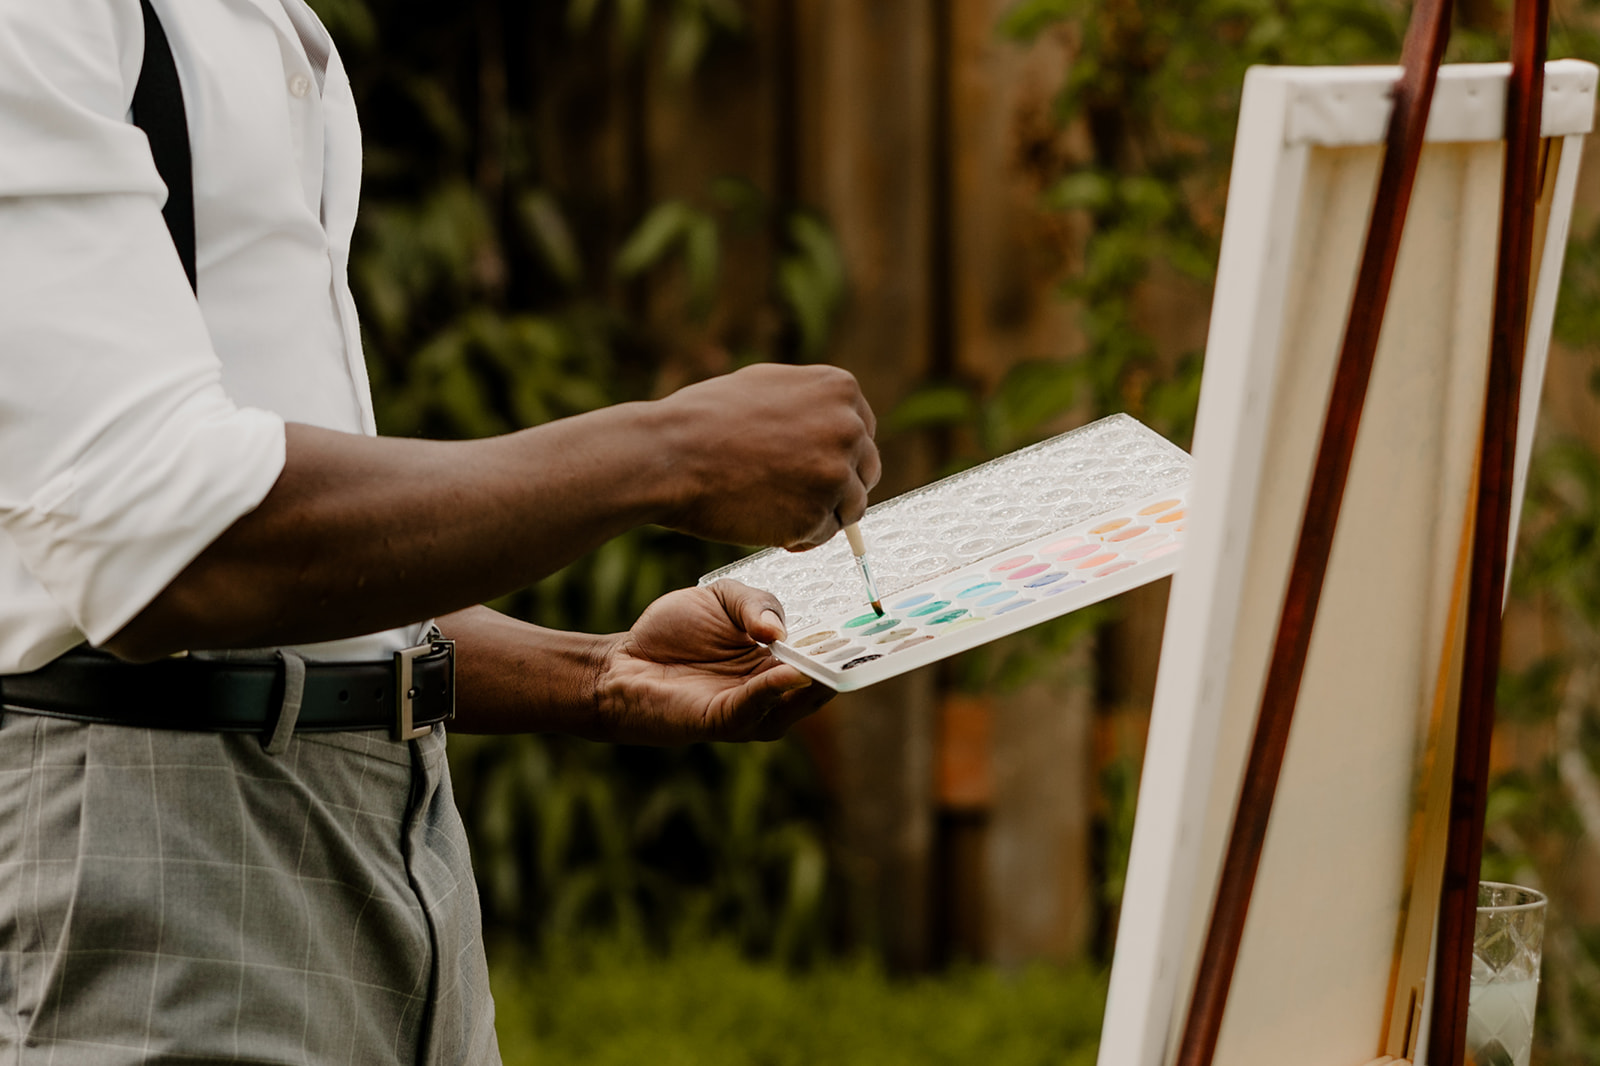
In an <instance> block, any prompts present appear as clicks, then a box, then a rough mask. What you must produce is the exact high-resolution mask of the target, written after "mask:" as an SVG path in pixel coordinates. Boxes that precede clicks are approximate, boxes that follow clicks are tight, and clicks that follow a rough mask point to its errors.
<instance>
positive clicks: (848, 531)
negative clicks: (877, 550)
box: [844, 522, 883, 618]
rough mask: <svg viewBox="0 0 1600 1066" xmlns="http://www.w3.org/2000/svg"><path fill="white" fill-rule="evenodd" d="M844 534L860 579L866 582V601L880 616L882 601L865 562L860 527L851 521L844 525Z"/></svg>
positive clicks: (881, 613) (864, 542)
mask: <svg viewBox="0 0 1600 1066" xmlns="http://www.w3.org/2000/svg"><path fill="white" fill-rule="evenodd" d="M844 535H845V538H846V539H847V540H849V541H850V554H851V555H854V556H855V557H856V565H857V566H858V567H860V568H861V580H863V581H865V582H866V583H867V602H868V603H870V604H872V609H873V610H874V611H877V612H878V617H879V618H882V617H883V602H882V601H881V600H879V599H878V586H877V585H875V584H873V582H872V567H871V566H870V565H869V564H868V563H867V542H866V541H865V540H863V539H862V537H861V527H860V526H859V525H857V524H856V523H854V522H851V523H850V524H849V525H847V526H845V527H844Z"/></svg>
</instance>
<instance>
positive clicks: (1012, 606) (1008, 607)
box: [994, 600, 1035, 615]
mask: <svg viewBox="0 0 1600 1066" xmlns="http://www.w3.org/2000/svg"><path fill="white" fill-rule="evenodd" d="M1033 602H1035V601H1034V600H1017V601H1016V602H1015V603H1008V604H1006V605H1005V606H1004V607H1000V608H997V609H996V610H995V612H994V613H995V614H996V615H1002V614H1005V613H1006V612H1007V611H1015V610H1016V609H1017V608H1018V607H1026V606H1028V604H1030V603H1033Z"/></svg>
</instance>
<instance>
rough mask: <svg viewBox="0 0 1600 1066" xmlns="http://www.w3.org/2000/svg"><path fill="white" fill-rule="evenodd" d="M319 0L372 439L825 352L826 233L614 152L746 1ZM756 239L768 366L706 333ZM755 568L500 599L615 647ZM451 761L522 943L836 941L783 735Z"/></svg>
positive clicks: (817, 827)
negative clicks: (345, 79) (631, 629)
mask: <svg viewBox="0 0 1600 1066" xmlns="http://www.w3.org/2000/svg"><path fill="white" fill-rule="evenodd" d="M312 6H313V7H314V8H315V9H316V10H317V11H318V13H319V14H320V15H321V16H322V18H323V19H324V21H325V22H326V23H327V25H328V27H329V29H330V31H331V32H332V33H333V34H334V36H335V37H336V39H337V40H338V42H339V45H340V49H341V54H342V55H343V57H344V60H345V64H346V66H347V68H348V69H349V71H350V74H351V80H352V85H353V88H354V90H355V93H356V96H357V98H358V103H359V105H360V108H361V115H362V123H363V131H364V142H365V145H364V147H365V172H366V173H365V182H364V194H363V203H362V211H361V215H360V219H359V223H358V227H357V231H356V235H355V241H354V247H353V249H352V255H351V282H352V285H353V287H354V289H355V292H356V296H357V300H358V303H359V305H360V307H361V308H362V311H363V330H364V334H363V341H364V346H365V349H366V355H367V362H368V367H369V372H370V375H371V381H372V388H373V396H374V403H375V407H376V410H377V415H378V425H379V428H380V430H381V431H382V432H385V433H389V434H398V435H418V436H428V437H435V438H452V437H480V436H485V435H489V434H497V433H504V432H508V431H511V430H516V429H520V428H522V427H525V426H532V425H537V424H539V423H542V422H546V421H549V420H551V419H555V418H561V417H564V416H568V415H575V414H580V413H582V412H585V411H589V410H593V409H595V408H598V407H602V406H605V405H608V404H613V403H618V402H622V401H627V400H637V399H644V398H649V397H651V396H654V395H659V394H660V393H661V392H663V391H668V390H670V389H671V388H672V387H675V386H676V385H679V384H682V383H684V382H685V381H686V380H691V379H692V378H693V377H695V376H702V375H705V374H709V373H714V372H717V371H720V370H726V369H730V368H731V367H732V366H734V365H737V364H738V363H740V362H746V361H750V360H756V359H765V358H774V357H791V358H809V357H814V356H816V355H818V354H820V351H821V347H822V345H823V343H824V342H825V340H826V337H827V333H828V330H829V328H830V326H831V323H832V320H833V316H834V313H835V310H836V307H837V305H838V302H839V300H840V298H841V297H842V294H843V289H844V279H843V274H842V266H841V264H840V258H839V254H838V251H837V248H836V246H835V243H834V240H833V235H832V232H831V231H830V230H829V229H828V227H827V226H826V225H825V224H824V223H823V222H822V221H821V220H820V219H819V218H817V217H816V216H814V215H813V214H811V213H809V212H806V211H804V210H802V209H801V208H800V207H799V206H798V205H795V204H787V203H778V202H776V201H774V200H773V198H772V197H771V196H769V195H767V194H766V193H764V192H763V191H762V190H760V189H757V188H756V187H754V186H753V185H752V184H751V183H750V182H748V181H745V180H743V179H741V178H739V177H738V176H736V175H726V176H723V177H719V178H717V179H716V180H714V181H713V182H711V183H710V186H709V187H708V188H707V189H705V190H703V193H702V195H700V196H698V197H696V198H695V199H694V200H693V202H691V201H690V200H687V199H671V198H669V199H664V200H660V201H658V202H651V201H649V200H648V199H644V198H639V197H634V196H630V195H625V194H626V193H628V190H629V189H632V190H633V191H634V192H637V191H638V190H639V189H640V188H642V183H641V182H640V181H639V180H638V175H634V174H628V173H624V174H623V175H622V177H620V178H618V177H617V174H616V168H615V167H614V166H613V165H612V164H613V163H614V160H612V162H610V163H608V162H606V160H609V159H611V156H608V155H607V152H608V151H610V149H609V148H607V149H605V150H597V149H596V148H595V141H596V140H597V139H602V140H603V139H604V138H605V137H607V136H611V137H614V138H615V137H623V138H626V137H628V136H631V135H633V134H635V133H637V129H638V127H639V126H640V124H641V123H643V122H644V120H645V117H644V114H643V107H644V104H645V101H644V100H642V99H641V98H640V97H639V96H638V95H637V94H631V88H630V87H631V86H633V85H634V84H636V79H637V78H639V77H640V76H641V73H642V71H643V70H644V69H645V68H646V67H647V66H651V65H654V66H655V67H658V68H662V69H665V70H666V71H667V72H668V75H669V77H671V78H680V79H681V78H685V77H690V76H692V75H693V72H694V70H695V68H696V66H697V65H698V64H700V63H701V62H702V61H703V60H704V59H705V58H706V57H707V56H708V55H710V54H711V53H712V52H713V51H714V47H713V46H715V45H718V44H719V43H721V44H723V45H730V46H731V45H733V44H736V43H737V35H738V34H739V32H740V30H741V27H742V25H743V10H744V9H743V5H742V4H741V3H740V2H738V0H676V2H674V3H673V4H671V5H670V6H669V5H663V4H657V3H649V2H645V0H516V2H514V0H484V2H482V3H476V4H443V5H441V4H421V3H417V2H415V0H312ZM607 131H609V132H607ZM613 154H614V153H613ZM596 160H599V162H597V161H596ZM635 162H637V161H635ZM608 167H611V169H607V168H608ZM622 170H624V171H626V170H627V167H623V168H622ZM601 177H609V178H616V179H617V181H618V182H619V183H620V186H621V187H622V189H621V192H618V190H617V189H610V190H608V189H607V188H605V187H602V186H601V184H600V182H599V178H601ZM608 193H609V194H608ZM752 240H757V241H768V242H770V243H771V245H772V254H771V255H770V256H768V257H767V259H768V261H769V262H770V264H771V277H770V278H769V279H768V284H767V297H766V299H767V302H768V304H770V307H769V308H767V309H765V310H764V311H763V313H764V314H765V315H766V316H767V318H768V319H769V320H770V321H772V322H774V323H776V324H777V327H776V328H775V329H774V330H773V331H772V336H771V337H770V338H769V343H768V344H767V346H766V347H765V348H762V347H752V346H751V345H750V344H749V343H748V338H746V337H743V336H735V335H731V334H730V335H727V336H723V335H721V334H719V332H718V328H717V325H716V324H715V323H710V322H708V320H707V318H708V314H709V312H710V311H711V309H712V308H713V306H714V305H715V304H716V302H717V299H718V294H719V286H720V285H721V282H722V281H723V277H722V268H721V264H722V262H723V260H724V249H725V248H727V247H731V246H732V245H733V244H734V243H736V242H740V241H752ZM660 292H669V293H674V292H681V293H683V294H684V298H683V299H682V300H678V301H676V302H674V301H672V300H666V301H663V300H653V299H652V296H653V294H658V293H660ZM663 304H665V306H666V309H665V310H663ZM746 310H749V309H746ZM679 327H687V328H692V330H694V331H697V333H696V335H697V336H699V337H701V338H702V339H703V347H704V348H705V349H709V350H710V352H711V355H710V356H709V357H707V356H706V355H705V354H704V353H703V352H700V353H696V359H699V360H700V361H701V362H702V363H705V362H707V361H708V362H709V365H690V366H687V367H686V366H683V365H678V363H681V357H682V353H681V351H676V350H674V348H673V346H672V344H671V341H670V338H669V337H668V336H667V334H669V333H671V332H672V329H673V328H679ZM675 360H677V362H675ZM738 555H739V550H738V549H736V548H730V547H727V546H721V545H710V544H705V543H703V542H700V541H696V540H693V539H692V538H688V537H683V536H679V535H677V534H674V533H671V532H669V531H666V530H662V529H657V528H644V529H637V530H633V531H631V532H629V533H627V534H625V535H624V536H621V537H618V538H616V539H615V540H613V541H611V542H609V543H607V544H606V545H604V546H603V547H601V548H600V549H599V550H597V551H595V552H593V553H591V554H590V555H589V556H587V557H585V558H583V559H580V560H578V561H577V562H575V563H573V564H572V565H571V566H568V567H566V568H564V569H562V570H561V571H559V572H557V573H556V574H553V575H552V576H550V577H549V578H547V579H545V580H544V581H541V582H540V583H539V584H537V585H536V586H534V587H532V588H530V589H526V590H523V591H521V592H518V593H516V594H514V595H511V596H507V597H505V598H503V599H502V600H500V601H497V602H496V603H495V604H493V606H495V607H497V608H499V609H501V610H504V611H507V612H508V613H510V614H513V615H516V616H518V617H522V618H525V619H527V620H529V621H533V622H535V623H538V624H541V625H546V626H551V627H555V628H563V629H574V630H580V631H587V632H609V631H615V630H618V629H623V628H626V627H627V626H628V625H629V624H631V622H632V621H633V619H634V618H636V617H637V616H638V614H639V613H640V611H642V610H643V609H644V607H645V606H646V605H647V604H649V603H650V602H651V601H652V600H654V599H655V598H656V597H657V596H659V595H661V594H662V593H664V592H666V591H668V590H670V589H673V588H679V587H682V586H684V585H690V584H693V583H694V581H695V580H696V579H697V578H698V577H699V575H700V574H702V573H705V572H706V571H708V570H711V569H713V568H715V567H717V566H720V565H722V564H724V563H727V562H730V561H732V560H733V559H735V558H737V557H738ZM450 757H451V761H452V765H453V766H454V768H455V770H456V775H455V776H456V791H457V799H458V802H459V804H460V806H461V809H462V811H463V814H464V817H465V821H466V824H467V827H468V833H469V836H470V838H471V842H472V850H473V858H474V864H475V867H476V871H477V874H478V879H479V885H480V890H481V894H482V900H483V907H484V915H485V922H486V925H487V926H488V927H490V928H491V929H498V930H500V931H501V932H502V933H504V934H507V935H514V936H517V937H520V938H521V939H522V940H523V941H524V942H525V943H527V944H530V945H551V944H554V945H559V944H560V943H562V942H565V941H567V940H569V939H576V938H578V937H580V936H582V935H585V934H588V933H591V932H593V931H595V930H618V931H621V932H623V933H627V934H630V935H633V936H640V937H642V936H645V935H649V936H652V937H654V938H656V940H657V942H660V941H662V940H663V939H664V938H666V937H668V936H677V935H685V936H687V935H692V934H696V933H701V934H706V935H709V934H710V933H711V932H716V933H717V934H720V935H723V936H729V937H733V938H734V939H735V940H736V942H737V943H738V944H739V945H740V946H741V948H743V949H744V950H746V951H749V952H752V953H758V954H764V955H776V956H777V957H780V958H784V959H791V960H801V959H805V958H808V957H810V956H811V955H813V954H815V952H816V951H818V950H819V949H820V947H821V946H822V944H823V943H824V940H825V935H824V934H825V930H826V925H827V922H826V913H825V911H826V904H827V902H828V900H829V898H831V897H830V896H829V893H828V892H827V888H828V885H829V883H830V882H829V879H830V877H831V876H832V867H831V865H830V863H829V861H828V855H827V851H826V847H825V844H824V836H823V832H822V825H823V821H824V818H825V814H826V810H825V805H824V803H823V800H822V797H821V795H820V794H819V792H818V790H817V788H816V787H815V784H814V782H813V780H812V776H811V773H810V770H809V765H808V763H807V762H806V760H805V758H804V756H803V755H802V754H801V752H800V750H799V749H798V748H796V747H794V746H793V745H792V744H789V743H782V744H778V745H769V746H750V747H732V746H729V747H718V748H710V747H700V748H693V749H687V750H681V751H659V750H645V749H626V748H618V747H613V746H605V745H596V744H586V743H583V742H579V741H571V740H567V739H564V738H550V737H539V736H521V737H510V738H477V737H467V736H456V737H452V739H451V744H450Z"/></svg>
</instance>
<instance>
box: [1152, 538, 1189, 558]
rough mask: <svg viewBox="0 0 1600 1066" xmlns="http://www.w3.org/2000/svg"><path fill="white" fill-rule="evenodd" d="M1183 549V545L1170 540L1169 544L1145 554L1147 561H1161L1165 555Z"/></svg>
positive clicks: (1159, 546)
mask: <svg viewBox="0 0 1600 1066" xmlns="http://www.w3.org/2000/svg"><path fill="white" fill-rule="evenodd" d="M1181 547H1183V545H1182V544H1180V543H1178V542H1177V541H1175V540H1169V541H1167V543H1165V544H1161V545H1158V546H1157V547H1154V548H1151V549H1150V550H1149V551H1147V552H1145V553H1144V557H1145V558H1146V559H1159V558H1161V557H1162V556H1163V555H1171V554H1172V553H1173V552H1175V551H1177V550H1178V549H1179V548H1181Z"/></svg>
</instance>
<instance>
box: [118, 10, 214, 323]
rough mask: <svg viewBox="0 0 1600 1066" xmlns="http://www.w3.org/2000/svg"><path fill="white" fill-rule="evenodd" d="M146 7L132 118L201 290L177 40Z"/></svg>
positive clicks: (176, 240)
mask: <svg viewBox="0 0 1600 1066" xmlns="http://www.w3.org/2000/svg"><path fill="white" fill-rule="evenodd" d="M139 6H140V7H142V8H143V9H144V66H143V67H141V68H140V70H139V83H138V84H137V85H135V86H134V88H133V124H134V125H135V126H138V127H139V128H140V129H142V130H144V133H145V136H146V137H148V138H150V154H151V156H153V157H154V158H155V162H156V171H157V172H158V173H159V174H160V175H161V180H162V181H164V182H166V184H167V205H166V206H165V207H163V208H162V209H161V214H162V217H164V218H165V219H166V220H167V231H168V232H169V233H171V234H172V243H173V244H174V245H175V246H176V247H177V249H178V258H179V259H181V260H182V261H183V272H184V273H185V274H187V275H189V288H191V289H194V290H195V291H196V292H197V293H198V292H199V288H198V286H197V285H196V282H195V263H194V170H193V166H194V164H193V161H192V160H191V158H190V155H189V119H188V116H187V115H186V114H185V113H184V109H183V86H182V85H180V84H179V83H178V65H177V63H175V62H174V61H173V59H172V45H171V44H169V43H168V42H167V35H166V32H165V31H164V30H162V28H161V20H160V19H158V18H156V13H155V10H154V9H153V8H151V6H150V0H139Z"/></svg>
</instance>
